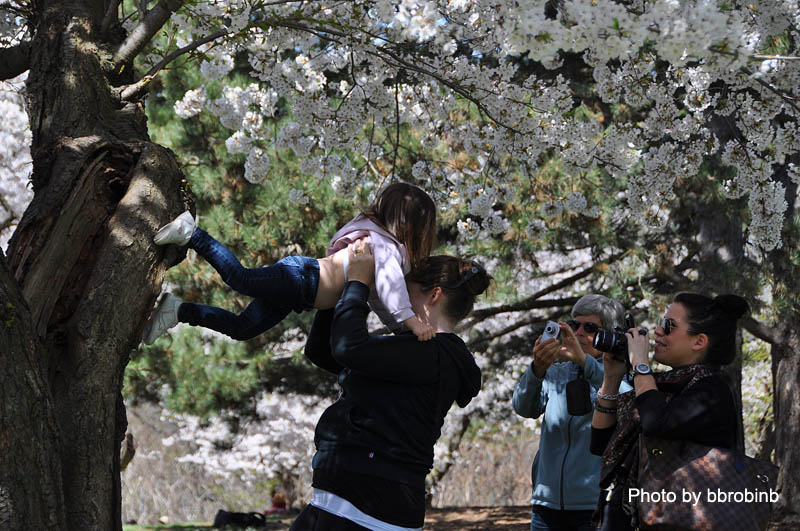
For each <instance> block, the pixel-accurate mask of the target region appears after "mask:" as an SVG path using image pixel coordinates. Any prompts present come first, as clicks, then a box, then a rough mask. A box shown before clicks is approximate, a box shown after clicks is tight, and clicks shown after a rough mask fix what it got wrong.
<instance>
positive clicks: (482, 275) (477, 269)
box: [453, 260, 492, 297]
mask: <svg viewBox="0 0 800 531" xmlns="http://www.w3.org/2000/svg"><path fill="white" fill-rule="evenodd" d="M458 276H459V280H458V282H457V283H456V285H455V286H453V287H460V286H462V285H463V286H464V287H465V288H466V289H467V291H468V292H469V293H470V294H471V295H473V296H475V297H477V296H478V295H480V294H481V293H483V292H484V291H486V290H487V289H488V288H489V284H490V283H491V281H492V277H491V275H489V273H487V272H486V269H484V268H483V266H482V265H480V264H479V263H478V262H475V261H472V260H462V261H461V265H460V267H459V275H458Z"/></svg>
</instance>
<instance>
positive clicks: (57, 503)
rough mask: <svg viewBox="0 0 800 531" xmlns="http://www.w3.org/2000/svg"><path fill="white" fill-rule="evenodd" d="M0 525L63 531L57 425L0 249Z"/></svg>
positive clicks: (26, 317)
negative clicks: (0, 350) (0, 347)
mask: <svg viewBox="0 0 800 531" xmlns="http://www.w3.org/2000/svg"><path fill="white" fill-rule="evenodd" d="M0 345H2V352H0V378H2V384H0V529H65V525H64V523H65V516H64V514H65V513H64V495H63V492H62V488H61V462H60V461H59V459H58V451H59V450H58V440H59V429H58V423H57V422H56V418H55V412H54V411H53V405H52V404H53V402H52V397H51V395H50V390H49V389H48V386H47V383H46V382H45V380H44V378H43V377H42V374H43V370H42V368H43V364H42V359H41V349H40V348H39V342H38V341H37V339H36V337H35V335H34V333H33V329H32V327H31V319H30V312H29V310H28V305H27V303H26V302H25V299H24V298H23V296H22V293H21V292H20V290H19V287H18V286H17V283H16V282H15V281H14V279H13V278H12V277H11V274H10V272H9V271H8V268H7V267H6V263H5V259H4V257H3V256H2V252H0Z"/></svg>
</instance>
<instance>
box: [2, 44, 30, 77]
mask: <svg viewBox="0 0 800 531" xmlns="http://www.w3.org/2000/svg"><path fill="white" fill-rule="evenodd" d="M30 54H31V43H30V42H23V43H21V44H17V45H16V46H10V47H8V48H0V81H3V80H6V79H13V78H15V77H17V76H18V75H20V74H21V73H23V72H25V71H26V70H28V68H29V67H30Z"/></svg>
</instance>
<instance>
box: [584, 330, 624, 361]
mask: <svg viewBox="0 0 800 531" xmlns="http://www.w3.org/2000/svg"><path fill="white" fill-rule="evenodd" d="M592 345H593V346H594V348H596V349H597V350H599V351H600V352H608V353H610V354H612V355H613V356H614V357H616V358H626V357H627V355H628V338H627V337H625V333H624V332H614V331H611V330H604V329H600V330H598V331H597V334H595V336H594V342H593V343H592Z"/></svg>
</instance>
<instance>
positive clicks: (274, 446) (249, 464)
mask: <svg viewBox="0 0 800 531" xmlns="http://www.w3.org/2000/svg"><path fill="white" fill-rule="evenodd" d="M328 405H330V404H328V403H327V402H326V401H324V400H321V399H320V398H319V397H308V396H301V395H293V394H271V393H264V394H262V395H261V396H259V398H258V401H257V404H256V413H255V418H254V419H252V420H250V421H248V422H247V423H245V424H243V425H241V426H240V429H239V430H238V431H237V432H233V431H231V428H230V426H229V423H228V422H226V418H227V416H229V415H232V413H226V412H222V413H221V414H220V416H218V417H214V418H212V419H211V420H210V421H209V422H207V423H204V422H201V419H199V418H198V417H195V416H192V415H184V414H175V413H165V414H167V415H169V416H170V420H171V421H173V422H175V423H176V424H177V425H178V431H177V432H176V433H175V434H174V435H172V436H170V437H168V438H166V439H164V441H163V443H164V445H165V446H169V445H170V444H172V443H174V442H175V441H176V440H182V441H186V442H188V443H190V445H191V446H192V447H194V448H195V450H194V451H193V452H192V453H190V454H187V455H185V456H183V457H182V458H181V461H186V462H192V463H197V464H200V465H202V466H203V467H204V468H205V469H206V470H208V471H209V472H211V473H215V474H220V475H224V476H228V475H230V474H235V475H237V476H239V477H242V478H243V479H245V480H254V479H257V478H274V479H277V480H279V481H283V482H293V483H294V484H295V485H296V486H297V488H299V489H302V491H303V492H305V493H306V495H305V500H306V501H307V500H308V498H309V496H308V492H306V491H308V489H309V487H310V485H311V467H310V465H311V458H312V457H313V455H314V428H315V426H316V423H317V420H318V419H319V417H320V415H321V414H322V412H323V411H324V409H325V408H326V407H327V406H328Z"/></svg>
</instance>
